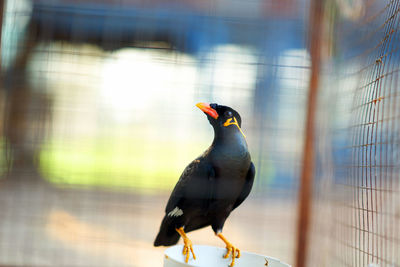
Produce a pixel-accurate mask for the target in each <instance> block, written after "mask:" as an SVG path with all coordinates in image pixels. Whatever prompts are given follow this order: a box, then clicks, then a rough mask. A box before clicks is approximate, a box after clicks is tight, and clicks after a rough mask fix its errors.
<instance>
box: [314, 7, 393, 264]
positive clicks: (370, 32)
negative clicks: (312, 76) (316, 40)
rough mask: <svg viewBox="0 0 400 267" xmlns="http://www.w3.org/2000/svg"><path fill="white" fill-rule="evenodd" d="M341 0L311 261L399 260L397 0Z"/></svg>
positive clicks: (327, 95)
mask: <svg viewBox="0 0 400 267" xmlns="http://www.w3.org/2000/svg"><path fill="white" fill-rule="evenodd" d="M338 3H339V5H338V7H339V8H338V9H336V11H337V13H335V14H334V15H332V13H331V15H330V16H331V17H332V18H334V19H333V20H332V21H331V23H333V25H334V27H333V28H334V33H333V34H331V37H332V40H331V41H332V42H333V43H334V44H335V45H334V50H335V51H334V53H333V60H332V63H329V64H326V69H325V70H324V73H325V76H324V80H325V83H324V84H323V85H322V89H321V90H322V91H324V93H323V97H321V99H322V100H321V103H325V106H324V109H326V107H327V106H328V107H329V108H328V110H329V113H330V114H331V115H327V114H326V112H323V113H324V116H321V117H322V118H323V119H324V120H326V119H327V118H329V119H328V121H329V122H328V123H326V122H325V123H321V129H322V130H321V131H322V132H324V133H325V136H326V137H327V138H320V144H321V147H322V148H321V150H320V156H321V166H320V168H319V170H318V178H319V179H318V178H317V180H316V183H315V186H316V188H315V202H314V209H313V211H314V215H313V224H312V225H313V227H314V229H315V232H314V233H313V235H312V236H313V237H312V242H311V244H312V245H311V246H312V249H311V251H310V255H311V257H310V259H309V263H310V265H315V264H317V265H318V266H399V264H400V258H399V255H400V242H399V241H400V239H399V237H400V232H399V230H400V228H399V226H400V220H399V218H400V217H399V214H400V213H399V212H400V194H399V192H400V191H399V189H400V187H399V166H400V165H399V155H398V149H399V146H398V134H399V129H398V127H399V125H398V124H399V123H398V122H399V120H398V119H399V115H398V110H399V107H398V102H399V98H398V90H399V88H400V83H399V64H400V61H399V60H400V51H399V45H400V42H399V37H400V34H399V22H400V2H399V1H365V2H361V1H360V2H357V1H355V2H354V3H353V6H343V5H340V3H341V2H338ZM342 4H344V3H342ZM344 7H347V9H345V8H344ZM346 10H347V11H349V10H350V11H352V12H347V13H346V12H345V11H346ZM333 13H334V12H333ZM328 99H329V100H328ZM326 101H329V103H330V104H327V103H328V102H326ZM326 105H327V106H326ZM323 125H324V127H322V126H323ZM327 154H328V155H327ZM374 264H375V265H374Z"/></svg>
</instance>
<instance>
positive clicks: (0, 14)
mask: <svg viewBox="0 0 400 267" xmlns="http://www.w3.org/2000/svg"><path fill="white" fill-rule="evenodd" d="M4 1H5V0H0V73H1V70H2V68H1V67H2V66H1V59H2V53H1V50H2V46H1V41H2V32H3V19H4V5H5V4H4Z"/></svg>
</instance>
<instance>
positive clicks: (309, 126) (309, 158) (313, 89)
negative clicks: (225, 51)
mask: <svg viewBox="0 0 400 267" xmlns="http://www.w3.org/2000/svg"><path fill="white" fill-rule="evenodd" d="M323 4H324V1H323V0H311V7H310V18H309V33H310V34H309V40H310V56H311V77H310V85H309V91H308V105H307V117H306V127H305V140H304V150H303V167H302V172H301V180H300V191H299V208H298V225H297V226H298V228H297V251H296V267H305V266H306V264H307V254H308V247H309V238H308V237H309V230H310V218H311V200H312V185H313V175H314V157H315V155H314V152H315V148H314V131H315V128H314V125H315V114H316V105H317V93H318V83H319V71H320V56H321V43H322V42H321V39H322V38H321V33H322V31H321V30H322V22H323V17H322V13H323Z"/></svg>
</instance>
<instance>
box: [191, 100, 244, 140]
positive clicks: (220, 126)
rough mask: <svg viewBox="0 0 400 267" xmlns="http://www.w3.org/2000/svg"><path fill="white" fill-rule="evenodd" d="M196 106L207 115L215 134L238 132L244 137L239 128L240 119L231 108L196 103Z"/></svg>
mask: <svg viewBox="0 0 400 267" xmlns="http://www.w3.org/2000/svg"><path fill="white" fill-rule="evenodd" d="M196 106H197V107H198V108H199V109H201V110H202V111H203V112H204V113H205V114H206V115H207V118H208V120H209V121H210V124H211V125H212V126H213V128H214V130H215V132H216V133H219V132H221V131H222V132H234V131H237V130H239V131H240V133H241V134H242V135H243V136H244V137H246V136H245V135H244V133H243V132H242V129H241V128H240V127H241V126H242V119H241V118H240V115H239V113H238V112H237V111H236V110H234V109H233V108H231V107H227V106H222V105H218V104H216V103H212V104H207V103H197V104H196Z"/></svg>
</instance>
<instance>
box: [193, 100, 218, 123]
mask: <svg viewBox="0 0 400 267" xmlns="http://www.w3.org/2000/svg"><path fill="white" fill-rule="evenodd" d="M196 107H198V108H199V109H201V110H202V111H203V112H204V113H206V114H208V115H210V116H211V117H213V118H214V119H218V113H217V111H216V110H215V109H213V108H212V107H210V104H207V103H197V104H196Z"/></svg>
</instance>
